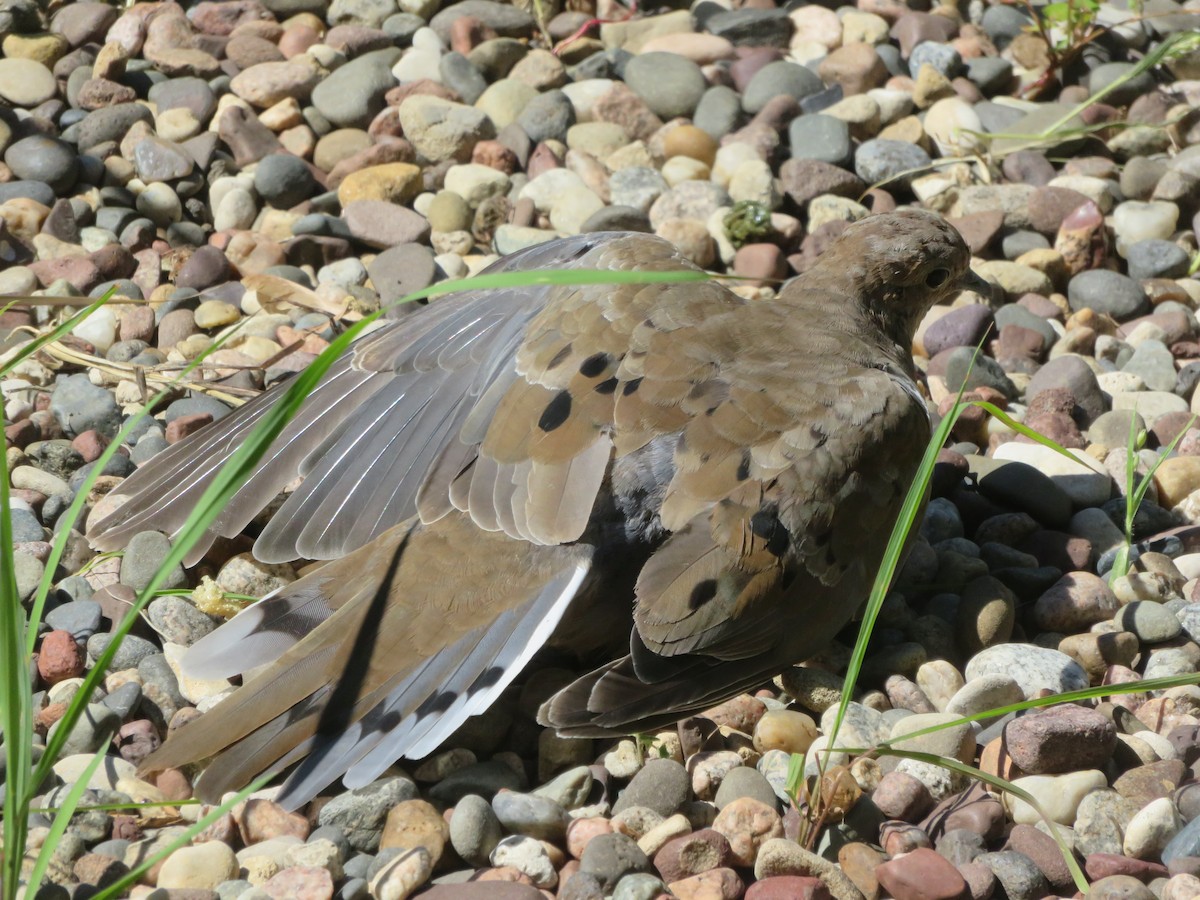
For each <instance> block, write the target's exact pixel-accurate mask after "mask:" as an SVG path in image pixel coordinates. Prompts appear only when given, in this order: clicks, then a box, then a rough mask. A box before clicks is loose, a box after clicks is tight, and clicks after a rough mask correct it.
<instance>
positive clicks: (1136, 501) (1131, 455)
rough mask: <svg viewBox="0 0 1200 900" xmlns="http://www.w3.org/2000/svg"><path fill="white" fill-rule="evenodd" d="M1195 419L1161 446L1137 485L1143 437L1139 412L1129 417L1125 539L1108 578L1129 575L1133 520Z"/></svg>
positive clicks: (1110, 568) (1126, 458)
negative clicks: (1159, 469)
mask: <svg viewBox="0 0 1200 900" xmlns="http://www.w3.org/2000/svg"><path fill="white" fill-rule="evenodd" d="M1195 421H1196V416H1195V415H1193V416H1192V417H1191V418H1190V419H1188V420H1187V424H1185V425H1184V426H1183V428H1181V429H1180V430H1179V433H1178V434H1176V435H1175V437H1173V438H1172V439H1171V441H1170V443H1168V444H1167V446H1166V447H1164V448H1162V450H1161V452H1160V453H1159V454H1158V455H1157V456H1156V457H1155V458H1154V462H1153V463H1152V464H1151V465H1150V467H1149V469H1147V471H1146V474H1145V475H1143V476H1142V477H1141V479H1140V480H1139V481H1138V482H1137V484H1136V486H1135V485H1134V479H1135V478H1136V476H1137V463H1138V456H1137V452H1138V450H1139V449H1141V446H1142V443H1143V442H1144V438H1143V436H1142V435H1140V434H1139V433H1138V428H1137V424H1136V423H1137V417H1136V415H1132V414H1131V415H1130V416H1129V440H1128V444H1127V446H1126V452H1125V539H1124V540H1123V541H1122V542H1121V546H1120V547H1118V548H1117V555H1116V556H1115V557H1113V563H1112V565H1111V566H1110V567H1109V569H1108V580H1109V581H1111V580H1112V579H1114V578H1120V577H1122V576H1124V575H1128V574H1129V565H1130V564H1129V553H1130V551H1131V549H1132V548H1133V523H1134V520H1135V519H1136V518H1137V513H1138V510H1139V509H1141V508H1142V502H1143V501H1144V500H1145V499H1146V492H1147V491H1149V490H1150V485H1151V484H1153V483H1154V473H1155V472H1157V471H1158V467H1159V466H1161V465H1162V464H1163V463H1164V462H1166V460H1167V458H1168V457H1169V456H1170V455H1171V454H1172V453H1173V452H1174V451H1175V448H1176V447H1177V446H1179V442H1180V441H1181V440H1183V436H1184V435H1185V434H1187V431H1188V429H1189V428H1191V427H1192V425H1193V424H1194V423H1195Z"/></svg>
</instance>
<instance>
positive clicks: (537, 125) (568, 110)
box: [517, 90, 575, 143]
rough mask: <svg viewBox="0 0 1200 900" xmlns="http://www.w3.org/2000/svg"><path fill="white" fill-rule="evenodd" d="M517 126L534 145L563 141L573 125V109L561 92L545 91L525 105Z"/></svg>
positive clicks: (518, 117)
mask: <svg viewBox="0 0 1200 900" xmlns="http://www.w3.org/2000/svg"><path fill="white" fill-rule="evenodd" d="M517 124H518V125H520V126H521V129H522V130H523V131H524V132H525V133H526V134H527V135H529V139H530V140H531V141H533V142H534V143H541V142H542V141H550V140H554V141H565V140H566V139H567V129H569V128H570V127H571V126H572V125H574V124H575V107H574V106H573V105H572V104H571V101H570V100H569V99H567V95H566V94H564V93H563V92H562V91H557V90H555V91H546V93H544V94H538V95H537V96H536V97H534V98H533V99H532V100H530V101H529V102H528V103H526V104H525V108H524V109H522V110H521V114H520V115H519V116H517Z"/></svg>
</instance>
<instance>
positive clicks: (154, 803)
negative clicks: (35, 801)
mask: <svg viewBox="0 0 1200 900" xmlns="http://www.w3.org/2000/svg"><path fill="white" fill-rule="evenodd" d="M203 802H204V801H202V800H197V799H195V798H192V799H190V800H147V801H145V802H143V803H134V802H133V801H130V802H129V803H95V804H92V805H91V806H76V807H75V812H121V811H123V810H135V811H136V810H139V809H178V808H179V807H181V806H202V805H203ZM60 809H62V807H61V806H33V807H30V809H29V812H30V813H31V814H32V813H38V814H40V815H43V816H51V815H54V814H55V813H56V812H58V811H59V810H60Z"/></svg>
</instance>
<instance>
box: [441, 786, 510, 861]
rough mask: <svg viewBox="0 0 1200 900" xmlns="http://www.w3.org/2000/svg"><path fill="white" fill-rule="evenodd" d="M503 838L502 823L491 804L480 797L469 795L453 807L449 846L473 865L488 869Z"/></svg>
mask: <svg viewBox="0 0 1200 900" xmlns="http://www.w3.org/2000/svg"><path fill="white" fill-rule="evenodd" d="M497 796H502V795H497ZM502 834H503V831H502V830H501V828H500V820H499V819H497V818H496V813H495V812H494V811H493V810H492V807H491V804H489V803H488V802H487V801H486V800H484V799H483V798H482V797H480V796H479V795H478V794H467V795H466V796H464V797H461V798H460V799H459V801H458V802H457V803H455V804H454V812H453V813H452V814H451V816H450V844H451V846H453V847H454V850H455V852H456V853H458V855H459V856H461V857H462V858H463V860H464V861H466V862H467V863H469V864H470V865H473V866H486V865H487V864H488V857H489V856H490V855H491V852H492V851H493V850H494V849H496V845H497V844H498V843H500V837H501V836H502Z"/></svg>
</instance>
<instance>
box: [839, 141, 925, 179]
mask: <svg viewBox="0 0 1200 900" xmlns="http://www.w3.org/2000/svg"><path fill="white" fill-rule="evenodd" d="M930 162H931V159H930V156H929V154H928V153H926V152H925V151H924V150H922V149H921V148H920V147H918V146H917V145H916V144H910V143H908V142H907V141H891V140H886V139H884V138H875V139H874V140H870V141H865V142H864V143H862V144H861V145H859V148H858V150H857V151H856V152H855V154H854V172H855V174H856V175H858V177H859V178H861V179H862V180H863V181H865V182H866V183H867V184H869V185H874V184H877V183H880V182H883V183H885V184H886V183H887V182H890V181H893V180H895V181H897V182H899V183H900V184H901V185H907V184H908V183H909V182H910V181H911V180H912V178H913V172H912V170H914V169H920V170H924V168H925V167H926V166H928V165H929V164H930Z"/></svg>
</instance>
